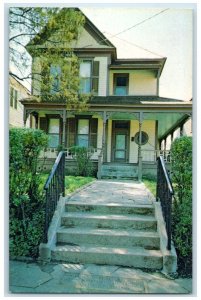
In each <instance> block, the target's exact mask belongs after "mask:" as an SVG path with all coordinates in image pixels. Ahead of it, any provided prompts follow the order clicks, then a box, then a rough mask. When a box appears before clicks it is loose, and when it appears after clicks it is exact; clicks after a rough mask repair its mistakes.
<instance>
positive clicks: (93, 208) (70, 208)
mask: <svg viewBox="0 0 201 300" xmlns="http://www.w3.org/2000/svg"><path fill="white" fill-rule="evenodd" d="M65 211H66V212H90V213H99V214H101V213H103V214H128V215H131V214H140V215H153V216H154V206H153V205H151V204H144V205H126V204H124V205H123V204H119V203H108V204H91V203H87V202H86V203H83V202H79V201H76V199H75V200H74V201H68V202H66V205H65Z"/></svg>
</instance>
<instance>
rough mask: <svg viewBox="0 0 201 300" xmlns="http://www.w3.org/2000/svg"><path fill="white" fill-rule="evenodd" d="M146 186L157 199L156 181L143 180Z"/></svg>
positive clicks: (150, 179)
mask: <svg viewBox="0 0 201 300" xmlns="http://www.w3.org/2000/svg"><path fill="white" fill-rule="evenodd" d="M142 181H143V183H144V184H145V186H146V187H147V188H148V189H149V190H150V192H151V193H152V194H153V195H154V197H156V179H152V178H147V177H145V178H143V179H142Z"/></svg>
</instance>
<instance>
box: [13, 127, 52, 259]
mask: <svg viewBox="0 0 201 300" xmlns="http://www.w3.org/2000/svg"><path fill="white" fill-rule="evenodd" d="M9 137H10V148H9V163H10V164H9V197H10V202H9V214H10V218H9V226H10V227H9V235H10V238H9V243H10V255H11V256H32V257H36V256H37V255H38V245H39V243H40V241H41V237H42V233H43V222H44V209H43V207H44V198H43V194H42V192H41V189H39V185H40V176H38V174H37V173H36V168H37V159H38V156H39V153H40V151H41V150H42V149H44V148H45V147H46V146H47V141H48V137H47V135H46V134H45V133H44V132H43V131H41V130H34V129H26V128H12V129H10V136H9Z"/></svg>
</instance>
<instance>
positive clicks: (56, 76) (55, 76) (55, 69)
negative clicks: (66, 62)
mask: <svg viewBox="0 0 201 300" xmlns="http://www.w3.org/2000/svg"><path fill="white" fill-rule="evenodd" d="M50 75H51V77H52V88H51V92H52V93H56V92H58V91H59V89H60V76H61V67H60V66H56V65H51V67H50Z"/></svg>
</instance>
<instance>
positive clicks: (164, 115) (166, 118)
mask: <svg viewBox="0 0 201 300" xmlns="http://www.w3.org/2000/svg"><path fill="white" fill-rule="evenodd" d="M185 118H188V114H186V113H179V112H178V113H176V112H150V113H149V112H145V113H143V120H154V121H158V138H159V139H161V138H162V137H163V136H164V135H165V134H166V133H167V132H168V131H170V130H171V128H173V127H175V126H177V125H178V124H180V122H182V121H183V120H184V119H185ZM109 119H112V120H139V113H134V112H133V113H129V112H114V113H112V112H110V114H109Z"/></svg>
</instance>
